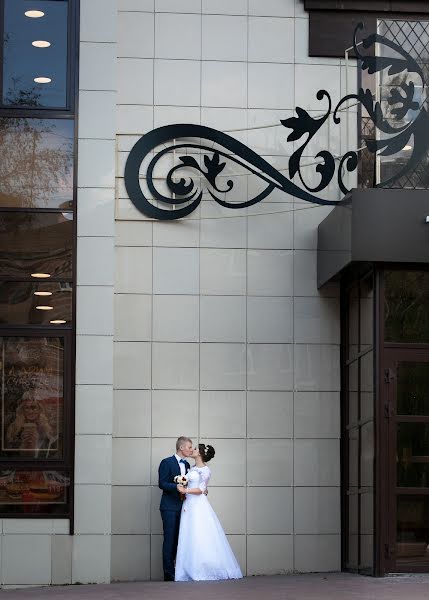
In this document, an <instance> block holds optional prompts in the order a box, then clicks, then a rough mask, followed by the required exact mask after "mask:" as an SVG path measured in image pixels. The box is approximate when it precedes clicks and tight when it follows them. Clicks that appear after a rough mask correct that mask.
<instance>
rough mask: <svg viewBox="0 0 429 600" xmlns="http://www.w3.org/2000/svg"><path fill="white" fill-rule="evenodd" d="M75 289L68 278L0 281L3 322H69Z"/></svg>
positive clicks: (1, 316) (1, 318) (0, 312)
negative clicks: (63, 279) (45, 281)
mask: <svg viewBox="0 0 429 600" xmlns="http://www.w3.org/2000/svg"><path fill="white" fill-rule="evenodd" d="M72 292H73V287H72V285H71V283H68V282H58V283H56V282H50V283H40V284H37V283H31V282H28V283H17V282H11V281H3V282H1V281H0V324H3V323H5V324H13V325H27V324H32V325H42V324H46V325H48V326H49V325H52V326H55V325H67V326H70V325H71V321H72V296H73V294H72Z"/></svg>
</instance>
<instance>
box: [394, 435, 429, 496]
mask: <svg viewBox="0 0 429 600" xmlns="http://www.w3.org/2000/svg"><path fill="white" fill-rule="evenodd" d="M397 454H398V463H397V465H398V476H397V478H398V481H397V485H398V487H429V424H427V423H399V424H398V426H397Z"/></svg>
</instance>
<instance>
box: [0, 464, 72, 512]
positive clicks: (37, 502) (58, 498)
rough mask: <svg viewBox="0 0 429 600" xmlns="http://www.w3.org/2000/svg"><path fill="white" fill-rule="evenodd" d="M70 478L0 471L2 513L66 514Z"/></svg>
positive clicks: (57, 474) (56, 473) (59, 474)
mask: <svg viewBox="0 0 429 600" xmlns="http://www.w3.org/2000/svg"><path fill="white" fill-rule="evenodd" d="M69 488H70V477H68V476H67V475H66V474H65V473H64V472H63V471H24V470H17V469H10V470H6V469H5V470H2V471H0V511H1V512H2V513H9V512H10V513H43V514H55V513H58V512H63V511H64V505H65V504H66V503H67V501H68V493H69Z"/></svg>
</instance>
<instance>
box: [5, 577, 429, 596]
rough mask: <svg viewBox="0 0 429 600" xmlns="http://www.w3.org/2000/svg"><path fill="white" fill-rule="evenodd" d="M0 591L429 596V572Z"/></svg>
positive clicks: (28, 593) (31, 593)
mask: <svg viewBox="0 0 429 600" xmlns="http://www.w3.org/2000/svg"><path fill="white" fill-rule="evenodd" d="M0 594H1V596H2V597H3V598H4V600H18V599H19V600H42V599H43V600H170V599H172V600H185V599H186V600H429V576H428V575H405V576H393V577H385V578H373V577H363V576H360V575H350V574H347V573H332V574H322V575H321V574H314V575H283V576H272V577H246V578H244V579H241V580H239V581H217V582H209V581H207V582H190V583H174V582H173V583H164V582H157V581H150V582H149V581H148V582H140V583H111V584H98V585H69V586H51V587H32V588H30V587H29V588H27V589H23V588H19V589H10V588H3V589H2V590H1V592H0Z"/></svg>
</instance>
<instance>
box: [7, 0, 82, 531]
mask: <svg viewBox="0 0 429 600" xmlns="http://www.w3.org/2000/svg"><path fill="white" fill-rule="evenodd" d="M68 2H69V4H68V61H67V70H68V73H67V86H68V90H67V107H66V108H64V109H58V108H51V107H46V108H42V107H40V108H28V107H13V108H11V107H10V106H8V107H7V108H6V107H4V106H2V105H1V104H0V118H1V117H15V118H19V117H23V118H25V117H27V118H36V119H69V120H73V121H74V124H75V127H74V138H73V156H74V164H73V208H72V210H60V209H56V208H38V209H34V208H33V207H21V208H11V207H0V211H2V212H34V211H35V210H36V211H37V212H41V213H42V212H44V213H63V212H72V213H73V215H74V219H73V251H72V277H71V278H64V277H63V278H61V277H60V278H56V277H52V278H50V281H68V282H70V283H72V322H71V324H65V325H55V326H52V327H46V325H13V324H4V325H3V324H2V325H0V336H1V337H15V336H18V337H39V338H40V337H62V338H63V339H64V384H63V385H64V455H63V459H62V460H43V459H40V460H39V459H25V460H23V459H22V458H15V459H10V458H9V459H8V460H4V459H3V458H2V459H1V461H0V466H1V467H2V468H3V469H5V468H6V469H7V468H11V469H16V470H22V471H43V470H50V471H53V470H58V471H61V472H64V473H66V474H67V476H68V477H69V478H70V485H69V490H68V503H67V505H68V509H67V510H65V511H64V512H63V513H58V514H55V513H53V514H50V513H43V512H39V513H11V512H2V511H1V507H0V518H5V519H7V518H14V519H26V518H30V519H46V518H49V519H68V520H69V521H70V534H71V535H72V534H73V532H74V470H75V384H76V364H75V363H76V275H77V273H76V267H77V261H76V245H77V160H78V152H77V141H78V119H77V114H78V99H79V86H78V76H79V16H80V6H79V0H68ZM3 23H4V0H0V26H1V28H2V29H3ZM2 85H3V47H2V45H0V86H2ZM0 97H1V95H0ZM9 280H10V281H16V282H18V281H26V282H28V281H32V282H33V283H34V281H35V280H34V279H31V278H21V279H19V278H17V279H12V280H11V279H9Z"/></svg>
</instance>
